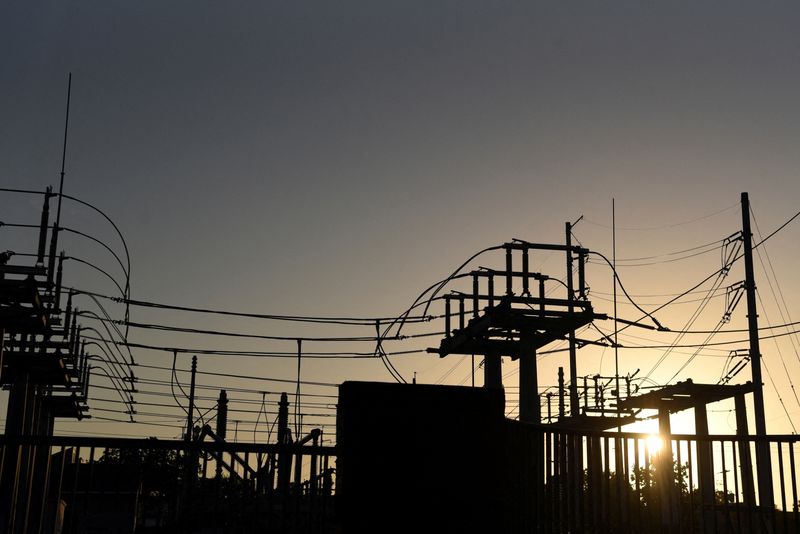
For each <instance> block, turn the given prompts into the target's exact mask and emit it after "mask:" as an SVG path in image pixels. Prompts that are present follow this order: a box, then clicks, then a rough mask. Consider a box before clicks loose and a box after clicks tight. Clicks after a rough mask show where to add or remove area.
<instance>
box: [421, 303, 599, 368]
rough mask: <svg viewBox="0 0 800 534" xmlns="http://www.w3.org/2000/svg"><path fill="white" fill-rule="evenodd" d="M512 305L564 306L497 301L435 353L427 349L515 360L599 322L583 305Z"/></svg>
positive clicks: (591, 311) (590, 309) (588, 305)
mask: <svg viewBox="0 0 800 534" xmlns="http://www.w3.org/2000/svg"><path fill="white" fill-rule="evenodd" d="M512 302H513V303H519V302H522V303H525V304H530V305H534V304H535V305H537V306H539V305H541V304H544V303H551V304H558V305H562V306H563V305H564V304H565V303H566V301H561V300H556V299H537V298H526V297H517V296H504V297H500V302H499V304H497V305H496V306H493V307H489V308H486V310H485V312H484V314H483V315H481V316H479V317H477V318H473V319H471V320H470V321H469V323H468V324H467V325H466V326H465V327H464V328H463V329H457V330H454V331H453V332H452V335H451V336H446V337H445V338H443V339H442V341H441V343H440V345H439V348H438V349H428V352H432V353H437V354H439V356H441V357H444V356H447V355H448V354H500V355H506V356H510V357H511V358H512V359H517V358H519V357H520V356H521V355H522V354H527V353H528V352H530V351H531V350H536V349H539V348H541V347H543V346H545V345H547V344H549V343H551V342H553V341H556V340H558V339H562V338H563V337H564V336H566V335H567V334H568V333H569V332H572V331H574V330H576V329H578V328H580V327H582V326H584V325H587V324H589V323H591V322H592V321H593V320H594V319H596V318H599V317H598V316H597V315H595V313H594V312H593V310H592V307H591V304H590V303H589V302H586V301H576V302H575V304H576V305H577V306H578V307H579V308H580V309H579V310H577V311H575V312H573V313H569V312H567V311H566V310H553V309H548V308H546V307H543V308H540V309H531V308H514V307H512V306H511V304H512Z"/></svg>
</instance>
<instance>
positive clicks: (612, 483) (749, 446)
mask: <svg viewBox="0 0 800 534" xmlns="http://www.w3.org/2000/svg"><path fill="white" fill-rule="evenodd" d="M509 428H510V432H511V434H512V437H511V439H509V440H508V443H509V444H510V446H509V449H510V450H509V454H510V455H511V456H514V457H516V458H517V459H518V460H517V462H516V464H517V465H519V466H520V468H519V469H513V468H512V472H511V474H510V477H509V478H510V486H511V487H512V488H515V489H513V490H512V492H513V494H511V495H508V499H509V500H510V501H512V502H514V503H516V504H515V505H512V506H511V519H510V521H507V523H506V526H507V530H509V531H517V532H681V533H683V532H703V533H705V532H714V533H717V532H719V533H728V532H731V533H733V532H770V533H772V532H800V511H799V510H798V489H797V471H796V467H795V466H796V463H797V460H798V458H797V455H798V440H800V437H799V436H796V435H790V436H768V437H765V438H756V437H752V436H748V437H737V436H709V437H707V438H698V437H697V436H694V435H692V436H689V435H672V436H670V438H669V439H667V440H662V439H661V438H659V437H658V436H653V435H649V434H639V433H607V432H606V433H602V432H598V433H585V432H581V433H577V432H552V431H547V430H546V427H538V428H536V429H532V428H530V427H526V426H523V425H517V426H513V425H512V426H510V427H509ZM543 428H544V429H543ZM759 448H761V450H762V451H763V450H767V451H768V452H767V454H768V465H770V466H771V469H768V470H766V469H765V470H764V471H765V472H763V473H760V474H759V473H758V472H757V469H756V462H755V461H754V459H755V457H756V454H757V453H758V452H759V451H758V449H759ZM537 458H540V459H541V461H540V462H537ZM759 475H760V476H761V477H766V479H765V480H767V481H768V485H767V486H766V487H771V488H772V495H769V494H767V495H762V492H760V491H759V484H758V481H759ZM520 488H522V490H520ZM521 491H522V492H523V493H524V494H523V495H522V499H521V500H520V498H519V495H520V493H521ZM773 499H774V502H773Z"/></svg>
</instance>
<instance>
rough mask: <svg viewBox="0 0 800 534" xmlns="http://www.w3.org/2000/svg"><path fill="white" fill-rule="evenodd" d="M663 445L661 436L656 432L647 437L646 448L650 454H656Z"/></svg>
mask: <svg viewBox="0 0 800 534" xmlns="http://www.w3.org/2000/svg"><path fill="white" fill-rule="evenodd" d="M663 446H664V441H663V440H662V439H661V436H658V435H657V434H653V435H652V436H648V437H647V450H648V451H649V452H650V454H651V455H652V454H658V452H659V451H660V450H661V448H662V447H663Z"/></svg>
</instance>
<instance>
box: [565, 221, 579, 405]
mask: <svg viewBox="0 0 800 534" xmlns="http://www.w3.org/2000/svg"><path fill="white" fill-rule="evenodd" d="M566 229H567V302H568V305H567V313H569V314H570V315H572V314H573V313H574V312H575V307H574V306H573V304H572V301H573V300H574V299H575V291H574V289H573V287H572V285H573V284H572V224H571V223H569V222H567V223H566ZM567 337H568V340H569V413H570V415H573V416H576V415H578V412H579V410H578V359H577V351H576V348H575V330H572V329H571V330H570V331H569V334H568V336H567Z"/></svg>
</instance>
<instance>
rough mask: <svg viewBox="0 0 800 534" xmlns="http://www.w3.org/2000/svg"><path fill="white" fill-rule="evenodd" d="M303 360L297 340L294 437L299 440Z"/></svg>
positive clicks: (301, 344)
mask: <svg viewBox="0 0 800 534" xmlns="http://www.w3.org/2000/svg"><path fill="white" fill-rule="evenodd" d="M302 358H303V340H302V339H298V340H297V389H296V390H295V394H294V436H295V439H300V437H301V436H300V362H301V360H302Z"/></svg>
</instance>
